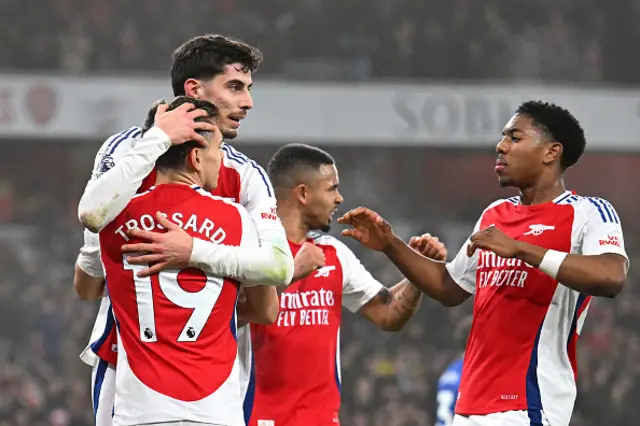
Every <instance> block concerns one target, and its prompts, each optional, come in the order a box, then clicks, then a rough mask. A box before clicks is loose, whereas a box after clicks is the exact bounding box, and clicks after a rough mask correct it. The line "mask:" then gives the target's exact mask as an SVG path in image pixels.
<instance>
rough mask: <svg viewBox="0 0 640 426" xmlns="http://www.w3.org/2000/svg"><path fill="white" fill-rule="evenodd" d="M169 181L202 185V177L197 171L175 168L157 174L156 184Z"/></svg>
mask: <svg viewBox="0 0 640 426" xmlns="http://www.w3.org/2000/svg"><path fill="white" fill-rule="evenodd" d="M167 183H178V184H183V185H199V186H202V182H201V179H200V178H199V177H198V175H196V174H195V173H189V172H185V171H174V170H167V171H162V172H161V171H158V174H157V175H156V186H157V185H163V184H167Z"/></svg>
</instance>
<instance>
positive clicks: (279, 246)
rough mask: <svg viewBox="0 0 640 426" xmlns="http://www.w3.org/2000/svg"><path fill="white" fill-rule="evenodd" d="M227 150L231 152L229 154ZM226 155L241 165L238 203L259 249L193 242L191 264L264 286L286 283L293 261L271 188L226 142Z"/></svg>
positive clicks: (258, 170) (259, 171)
mask: <svg viewBox="0 0 640 426" xmlns="http://www.w3.org/2000/svg"><path fill="white" fill-rule="evenodd" d="M229 153H230V154H229ZM225 155H231V156H233V157H234V158H233V160H234V161H237V162H238V163H240V164H241V165H242V166H241V167H242V172H241V181H240V199H239V201H240V204H242V205H243V207H244V208H245V209H246V210H247V212H248V214H249V216H250V218H251V220H252V222H253V225H254V226H255V229H256V230H257V233H258V239H259V242H260V247H259V248H253V249H245V248H244V247H233V246H215V245H213V244H212V243H207V242H204V241H203V242H198V244H194V245H193V251H192V253H191V263H192V264H198V265H204V264H208V265H209V268H210V270H211V271H212V272H213V273H214V274H215V275H220V276H226V277H232V278H235V279H237V280H239V281H242V282H250V283H254V284H264V285H277V286H286V285H289V283H290V282H291V279H292V278H293V272H294V264H293V255H292V254H291V248H290V247H289V242H288V241H287V235H286V233H285V231H284V228H283V227H282V223H281V222H280V218H279V217H278V215H277V214H276V198H275V195H274V191H273V187H272V186H271V182H270V181H269V178H268V177H267V174H266V172H265V171H264V169H263V168H262V167H260V166H259V165H258V164H256V162H255V161H253V160H251V159H249V158H247V157H245V156H244V155H243V154H241V153H239V152H237V151H235V150H234V149H233V148H232V147H231V146H229V145H227V148H226V149H225Z"/></svg>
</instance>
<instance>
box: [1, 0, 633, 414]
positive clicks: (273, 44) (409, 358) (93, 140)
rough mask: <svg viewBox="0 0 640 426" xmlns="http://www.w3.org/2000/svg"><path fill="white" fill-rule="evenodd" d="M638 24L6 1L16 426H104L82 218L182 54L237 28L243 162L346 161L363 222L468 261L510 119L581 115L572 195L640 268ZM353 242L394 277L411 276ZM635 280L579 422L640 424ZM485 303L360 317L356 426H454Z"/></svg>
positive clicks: (5, 246) (6, 330) (6, 345)
mask: <svg viewBox="0 0 640 426" xmlns="http://www.w3.org/2000/svg"><path fill="white" fill-rule="evenodd" d="M31 3H33V4H31ZM638 22H640V2H639V1H637V0H618V1H616V2H615V7H608V6H607V5H606V2H603V1H595V0H580V1H578V0H535V1H533V0H520V1H517V2H514V1H507V0H485V1H482V2H478V1H472V0H430V1H418V0H413V1H412V0H386V1H379V0H376V1H372V0H346V1H345V0H343V1H336V0H322V1H321V0H297V1H295V2H291V1H285V0H270V1H251V0H209V1H206V2H205V1H192V0H181V1H169V0H137V1H135V2H134V1H125V0H111V1H104V0H83V1H80V0H46V1H42V2H38V3H37V4H36V3H35V2H32V1H31V0H25V1H21V2H19V1H17V0H0V40H2V46H1V48H0V146H1V147H2V152H4V154H3V155H0V252H1V255H0V263H1V265H2V266H1V270H2V274H0V426H45V425H50V426H88V425H91V424H92V421H93V415H92V411H91V401H90V391H89V380H90V369H89V368H88V367H87V366H85V365H84V364H82V363H81V361H80V359H79V358H78V354H79V353H80V351H81V350H82V348H83V347H84V345H85V344H86V341H87V339H88V337H89V332H90V329H91V327H92V325H93V321H94V318H95V314H96V312H97V304H94V303H88V302H80V301H79V299H78V298H77V296H76V295H75V293H74V291H73V289H72V276H73V264H74V262H75V259H76V256H77V252H78V249H79V247H80V245H81V244H82V232H81V227H80V225H79V223H78V220H77V218H76V207H77V202H78V200H79V197H80V195H81V193H82V190H83V188H84V185H85V183H86V181H87V179H88V178H89V175H90V170H91V167H92V163H93V159H94V156H95V154H96V152H97V150H98V148H99V146H100V144H101V143H102V141H103V140H104V138H106V137H108V136H109V135H110V134H112V133H115V132H119V131H120V130H123V129H126V128H128V127H130V126H132V125H139V124H141V122H142V120H143V118H144V116H145V113H146V111H147V110H148V108H149V106H150V104H151V102H152V101H153V100H155V99H158V98H160V97H170V95H171V93H170V87H169V79H168V71H167V70H168V66H169V61H170V54H171V51H172V50H173V49H174V48H175V47H177V46H178V45H179V44H181V43H182V42H183V41H185V40H186V39H187V38H189V37H191V36H194V35H198V34H202V33H207V32H218V33H222V34H225V35H231V36H234V37H238V38H241V39H243V40H245V41H247V42H250V43H252V44H255V45H257V46H259V47H260V48H261V49H262V50H263V52H264V54H265V63H264V67H263V68H262V69H261V70H260V71H259V73H258V74H256V75H255V77H254V79H255V82H256V86H255V89H254V95H255V103H256V108H255V110H254V111H252V112H251V114H250V115H249V119H248V120H247V121H246V122H244V124H243V128H242V131H241V137H240V138H239V139H238V141H237V144H236V146H237V147H238V148H239V149H240V150H241V151H243V152H244V153H245V154H247V155H249V156H251V157H253V158H254V159H256V160H257V161H258V162H260V163H261V164H263V165H265V164H266V162H267V161H268V159H269V157H270V156H271V154H273V153H274V152H275V150H276V149H277V147H278V146H279V145H281V144H283V143H287V142H294V141H295V142H307V143H312V144H316V145H319V146H321V147H323V148H326V149H327V150H329V151H330V152H331V153H332V154H333V155H334V156H335V158H336V160H337V162H338V166H339V168H340V172H341V181H342V183H341V185H342V193H343V195H344V196H345V199H346V201H345V203H344V209H343V210H345V211H346V209H348V208H350V207H354V206H356V205H366V206H369V207H372V208H374V209H376V210H377V211H379V212H380V213H381V214H383V215H384V216H385V217H387V218H388V219H389V220H390V221H391V223H392V224H393V225H394V227H395V228H396V230H397V232H399V233H400V234H401V235H402V236H404V237H409V236H411V235H413V234H418V233H422V232H425V231H429V232H431V233H433V234H436V235H438V236H440V237H441V238H442V239H443V240H444V241H445V243H446V244H447V246H448V247H449V250H450V257H452V256H454V255H455V253H456V252H457V250H458V249H459V247H460V245H461V244H462V242H463V240H464V239H465V238H466V237H467V236H468V234H469V232H470V231H471V229H472V226H473V224H474V223H475V221H476V220H477V218H478V215H479V214H480V213H481V211H482V209H483V208H484V207H486V206H487V205H488V204H489V203H490V202H491V201H493V200H494V199H496V198H498V197H504V196H507V195H512V194H513V192H511V191H508V190H503V189H500V188H498V185H497V182H496V179H495V177H494V175H493V163H494V147H495V144H496V143H497V141H498V139H499V137H500V131H501V128H502V126H503V124H504V123H505V122H506V121H507V119H508V118H509V117H510V116H511V114H512V113H513V111H514V109H515V108H516V107H517V105H518V104H519V103H520V102H522V101H524V100H528V99H541V100H546V101H553V102H557V103H559V104H561V105H562V106H564V107H566V108H568V109H569V110H571V111H572V112H573V113H574V114H575V115H576V116H577V117H578V119H580V120H581V121H582V123H583V125H584V127H585V129H586V134H587V139H588V147H587V153H586V154H585V156H584V157H583V158H582V160H581V161H580V163H579V164H578V165H577V166H576V167H575V168H572V169H570V170H569V172H568V173H567V177H566V180H567V184H568V186H569V187H570V188H571V189H574V190H576V191H578V192H579V193H582V194H587V195H592V196H599V197H604V198H606V199H608V200H609V201H611V202H612V203H613V205H614V206H615V207H616V208H617V210H618V213H619V214H620V216H621V218H622V221H623V223H624V230H625V239H626V245H627V251H628V253H629V255H630V257H631V262H632V264H633V263H634V262H637V261H638V260H639V259H638V257H640V256H639V255H640V246H639V243H640V241H639V240H640V220H638V218H639V217H640V207H639V206H638V205H637V204H636V203H635V200H637V199H638V198H637V197H638V195H637V186H638V184H639V183H640V155H639V153H640V141H639V140H638V134H639V132H640V118H639V115H638V114H639V107H640V96H639V95H640V90H638V84H639V83H640V57H639V56H637V55H635V54H633V49H635V48H636V47H637V45H638V41H640V25H638ZM334 232H336V231H335V230H334ZM349 244H350V245H351V247H352V248H353V249H354V250H355V251H356V253H357V254H358V255H359V256H360V257H361V259H362V261H363V263H364V264H365V265H366V266H367V267H368V268H369V269H370V270H371V272H372V273H373V274H374V275H375V276H376V277H378V278H379V279H380V280H381V281H382V282H384V283H386V284H388V285H392V284H394V283H395V282H396V281H397V280H398V279H399V278H400V276H399V275H398V273H397V272H396V270H395V269H394V268H393V267H392V265H391V264H390V263H389V262H388V261H386V259H385V258H383V256H381V255H378V254H376V253H373V252H370V251H366V250H362V249H361V248H360V247H358V246H355V245H353V244H351V243H349ZM630 273H631V279H630V285H629V286H628V287H627V288H626V289H625V290H624V292H623V293H622V294H621V295H620V296H619V297H618V298H617V299H616V300H596V301H594V303H593V304H592V307H591V309H590V312H589V318H588V320H587V322H586V325H585V328H584V331H583V335H582V337H581V341H580V343H579V358H578V359H579V375H578V385H579V392H578V400H577V404H576V409H575V414H574V418H573V421H572V423H571V424H572V425H573V426H596V425H609V426H618V425H637V424H638V420H637V419H638V415H637V401H639V400H640V385H639V384H638V383H637V380H636V379H637V378H638V376H639V375H640V340H639V338H638V333H637V331H636V330H637V328H638V322H639V320H640V297H639V293H638V289H637V288H636V283H637V281H638V274H637V273H636V272H635V271H634V269H631V271H630ZM471 308H472V303H471V302H467V303H466V304H464V305H463V306H462V307H460V308H456V309H446V308H443V307H441V306H439V305H437V304H436V303H434V302H431V301H429V300H425V301H424V302H423V304H422V308H421V310H420V312H419V313H418V314H417V316H416V317H415V318H414V319H413V321H412V322H411V323H410V325H409V326H408V327H407V328H406V329H405V330H403V331H402V332H400V333H396V334H386V333H383V332H378V331H377V330H375V329H374V327H373V326H370V325H369V324H368V323H366V321H365V320H363V319H361V318H359V317H357V316H354V315H350V314H348V313H346V312H345V315H344V327H343V331H342V345H343V346H342V361H343V363H342V365H343V380H344V382H343V387H342V389H343V409H342V413H341V420H342V424H343V425H344V426H365V425H367V426H368V425H372V426H414V425H433V424H434V422H435V419H434V413H435V401H436V395H435V393H436V392H435V391H436V388H435V387H436V383H437V380H438V377H439V375H440V374H441V373H442V372H443V370H444V369H445V367H446V365H447V364H448V363H449V362H451V361H452V360H453V359H454V358H455V357H456V356H458V355H459V354H460V353H461V351H462V350H463V348H464V342H465V338H466V329H465V328H464V326H463V325H462V324H463V323H464V318H466V317H468V315H469V314H470V312H471Z"/></svg>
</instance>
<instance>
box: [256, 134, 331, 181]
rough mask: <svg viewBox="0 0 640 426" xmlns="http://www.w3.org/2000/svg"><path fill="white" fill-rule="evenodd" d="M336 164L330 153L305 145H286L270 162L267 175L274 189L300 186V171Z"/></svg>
mask: <svg viewBox="0 0 640 426" xmlns="http://www.w3.org/2000/svg"><path fill="white" fill-rule="evenodd" d="M331 164H335V160H334V159H333V157H332V156H331V155H329V153H328V152H326V151H323V150H321V149H320V148H316V147H315V146H311V145H305V144H289V145H284V146H283V147H281V148H280V149H278V151H276V153H275V154H274V155H273V157H271V160H269V165H268V166H267V173H268V174H269V179H271V183H272V184H273V186H274V187H276V188H278V187H291V186H295V185H297V184H299V183H300V182H299V181H298V180H297V176H294V175H295V174H296V172H298V171H304V170H317V169H319V168H320V167H321V166H323V165H331Z"/></svg>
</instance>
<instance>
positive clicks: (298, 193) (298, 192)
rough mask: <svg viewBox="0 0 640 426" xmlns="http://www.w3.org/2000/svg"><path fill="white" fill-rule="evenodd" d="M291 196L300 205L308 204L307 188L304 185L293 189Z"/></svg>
mask: <svg viewBox="0 0 640 426" xmlns="http://www.w3.org/2000/svg"><path fill="white" fill-rule="evenodd" d="M292 191H293V195H294V198H295V199H296V200H298V201H299V202H300V204H303V205H306V204H307V203H308V202H309V188H308V187H307V185H305V184H304V183H301V184H298V185H296V186H294V187H293V190H292Z"/></svg>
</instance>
